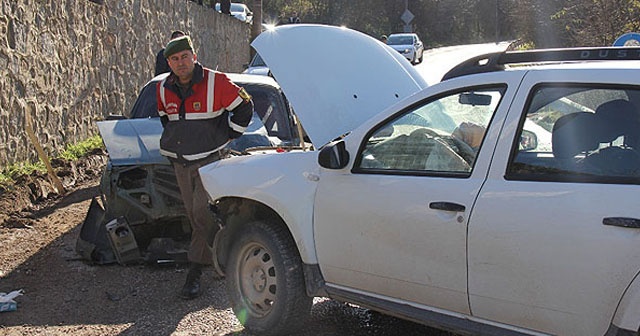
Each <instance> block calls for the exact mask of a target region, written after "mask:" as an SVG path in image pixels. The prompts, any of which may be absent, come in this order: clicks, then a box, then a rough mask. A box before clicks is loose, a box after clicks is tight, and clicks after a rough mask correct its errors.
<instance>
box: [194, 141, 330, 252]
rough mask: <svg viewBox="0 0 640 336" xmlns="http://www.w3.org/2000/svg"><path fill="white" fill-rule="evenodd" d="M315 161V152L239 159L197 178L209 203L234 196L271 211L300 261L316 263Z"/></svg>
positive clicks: (202, 172)
mask: <svg viewBox="0 0 640 336" xmlns="http://www.w3.org/2000/svg"><path fill="white" fill-rule="evenodd" d="M316 161H317V152H315V151H308V152H289V153H278V154H257V155H248V156H239V157H232V158H229V159H224V160H220V161H216V162H213V163H211V164H209V165H206V166H204V167H202V168H200V177H201V179H202V184H203V185H204V188H205V190H206V191H207V193H208V195H209V199H210V201H211V202H212V203H215V202H216V201H218V200H221V199H224V198H229V197H232V198H234V197H235V198H243V199H248V200H252V201H256V202H259V203H261V204H263V205H265V206H267V207H269V208H271V209H272V210H273V211H274V212H275V213H277V214H278V215H279V216H280V217H281V218H282V219H283V221H284V223H285V224H286V225H287V226H288V228H289V231H290V232H291V235H292V236H293V239H294V241H295V242H296V245H297V246H298V250H299V251H300V256H301V257H302V260H303V262H305V263H317V257H316V254H315V246H314V242H313V203H314V196H315V191H316V188H317V181H318V176H319V175H318V166H317V163H316ZM256 172H258V173H256Z"/></svg>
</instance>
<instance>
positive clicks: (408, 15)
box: [400, 9, 415, 24]
mask: <svg viewBox="0 0 640 336" xmlns="http://www.w3.org/2000/svg"><path fill="white" fill-rule="evenodd" d="M414 17H415V16H414V15H413V13H411V12H410V11H409V10H408V9H405V10H404V13H402V15H400V20H402V22H404V23H405V24H409V23H411V21H413V18H414Z"/></svg>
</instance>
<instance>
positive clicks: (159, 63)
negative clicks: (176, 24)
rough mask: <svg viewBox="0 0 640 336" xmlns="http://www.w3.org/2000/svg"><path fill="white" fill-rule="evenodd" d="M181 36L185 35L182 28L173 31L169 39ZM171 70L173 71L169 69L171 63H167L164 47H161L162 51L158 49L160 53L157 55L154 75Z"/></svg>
mask: <svg viewBox="0 0 640 336" xmlns="http://www.w3.org/2000/svg"><path fill="white" fill-rule="evenodd" d="M180 36H184V32H183V31H180V30H176V31H174V32H173V33H171V38H170V39H169V40H173V39H174V38H176V37H180ZM169 71H171V69H169V63H167V58H166V57H164V48H162V49H160V51H158V54H157V55H156V68H155V70H154V72H153V75H154V76H157V75H159V74H161V73H165V72H169Z"/></svg>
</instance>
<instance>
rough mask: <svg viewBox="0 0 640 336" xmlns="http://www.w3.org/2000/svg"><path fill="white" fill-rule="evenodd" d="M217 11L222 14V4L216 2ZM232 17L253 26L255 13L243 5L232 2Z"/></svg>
mask: <svg viewBox="0 0 640 336" xmlns="http://www.w3.org/2000/svg"><path fill="white" fill-rule="evenodd" d="M216 11H218V12H221V10H220V2H216ZM231 15H233V17H235V18H236V19H238V20H240V21H242V22H246V23H248V24H253V12H252V11H251V10H250V9H249V7H247V5H245V4H243V3H238V2H232V3H231Z"/></svg>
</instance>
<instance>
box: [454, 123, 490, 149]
mask: <svg viewBox="0 0 640 336" xmlns="http://www.w3.org/2000/svg"><path fill="white" fill-rule="evenodd" d="M485 130H486V129H485V128H484V127H483V126H480V125H477V124H474V123H470V122H463V123H461V124H460V125H458V127H456V129H455V130H453V133H452V134H451V135H453V136H454V137H456V138H458V139H460V140H462V141H464V142H465V143H466V144H467V145H469V146H471V148H474V149H475V148H478V147H480V143H482V138H483V137H484V131H485Z"/></svg>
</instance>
